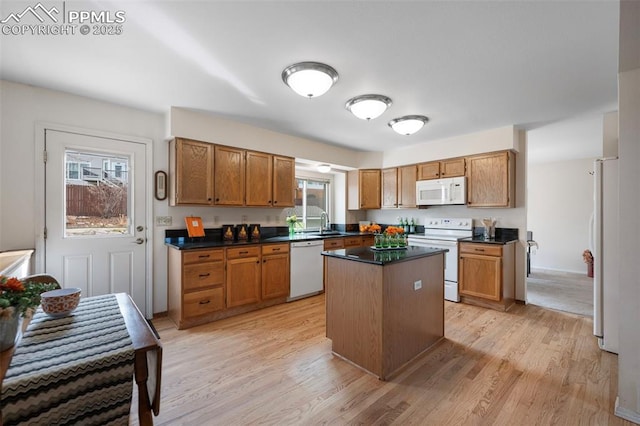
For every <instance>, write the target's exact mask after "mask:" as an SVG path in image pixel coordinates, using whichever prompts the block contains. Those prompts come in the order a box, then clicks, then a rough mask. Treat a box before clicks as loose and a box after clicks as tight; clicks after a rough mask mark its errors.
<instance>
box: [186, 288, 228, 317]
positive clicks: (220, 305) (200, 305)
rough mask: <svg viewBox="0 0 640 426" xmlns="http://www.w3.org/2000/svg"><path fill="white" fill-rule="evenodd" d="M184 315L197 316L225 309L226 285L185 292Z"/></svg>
mask: <svg viewBox="0 0 640 426" xmlns="http://www.w3.org/2000/svg"><path fill="white" fill-rule="evenodd" d="M183 306H184V311H183V313H184V317H185V318H187V317H196V316H199V315H204V314H208V313H211V312H215V311H219V310H220V309H224V287H217V288H212V289H209V290H201V291H195V292H192V293H185V295H184V305H183Z"/></svg>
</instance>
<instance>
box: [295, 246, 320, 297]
mask: <svg viewBox="0 0 640 426" xmlns="http://www.w3.org/2000/svg"><path fill="white" fill-rule="evenodd" d="M323 248H324V242H323V241H322V240H312V241H300V242H297V243H291V287H290V290H289V298H288V299H287V301H288V302H290V301H292V300H296V299H301V298H303V297H308V296H313V295H316V294H318V293H321V292H322V290H323V274H324V268H323V259H322V250H323Z"/></svg>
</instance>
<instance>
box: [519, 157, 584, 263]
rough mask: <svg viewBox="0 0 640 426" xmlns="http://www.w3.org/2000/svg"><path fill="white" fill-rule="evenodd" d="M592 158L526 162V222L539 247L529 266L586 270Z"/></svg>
mask: <svg viewBox="0 0 640 426" xmlns="http://www.w3.org/2000/svg"><path fill="white" fill-rule="evenodd" d="M593 160H594V159H593V158H587V159H579V160H569V161H557V162H550V163H534V164H529V165H528V176H527V192H528V201H527V207H528V210H527V212H528V216H527V224H528V227H529V230H530V231H532V232H533V239H534V240H535V241H536V242H537V243H538V245H539V248H538V249H537V250H536V251H535V253H534V254H532V256H531V267H532V268H541V269H550V270H556V271H565V272H577V273H586V266H585V264H584V262H583V260H582V252H583V251H584V250H585V249H588V248H589V235H590V233H589V229H590V219H591V215H592V213H593V176H592V175H590V174H589V173H591V172H593Z"/></svg>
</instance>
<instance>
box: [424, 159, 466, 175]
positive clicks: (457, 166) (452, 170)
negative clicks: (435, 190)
mask: <svg viewBox="0 0 640 426" xmlns="http://www.w3.org/2000/svg"><path fill="white" fill-rule="evenodd" d="M464 175H465V159H464V158H451V159H448V160H442V161H430V162H428V163H421V164H418V180H429V179H440V178H445V177H457V176H464Z"/></svg>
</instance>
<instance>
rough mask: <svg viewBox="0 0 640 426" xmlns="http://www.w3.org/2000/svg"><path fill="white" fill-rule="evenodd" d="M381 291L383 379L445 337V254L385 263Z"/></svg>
mask: <svg viewBox="0 0 640 426" xmlns="http://www.w3.org/2000/svg"><path fill="white" fill-rule="evenodd" d="M416 281H422V288H420V289H417V290H416V289H414V283H415V282H416ZM383 294H384V296H383V298H384V311H383V312H384V322H383V326H384V332H383V339H384V341H383V348H384V355H383V366H384V367H383V370H384V371H383V378H386V377H388V376H389V375H390V374H392V373H393V372H394V371H396V370H397V369H399V368H400V367H402V366H403V365H404V364H406V363H407V362H409V361H411V359H413V358H415V357H416V356H417V355H419V354H420V353H422V352H424V351H425V350H427V349H428V348H429V347H431V346H433V345H434V344H435V343H436V342H438V341H439V340H440V339H442V338H443V336H444V255H442V254H438V255H435V256H429V257H423V258H419V259H415V260H411V261H409V262H401V263H397V264H391V265H389V266H385V267H384V293H383Z"/></svg>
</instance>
